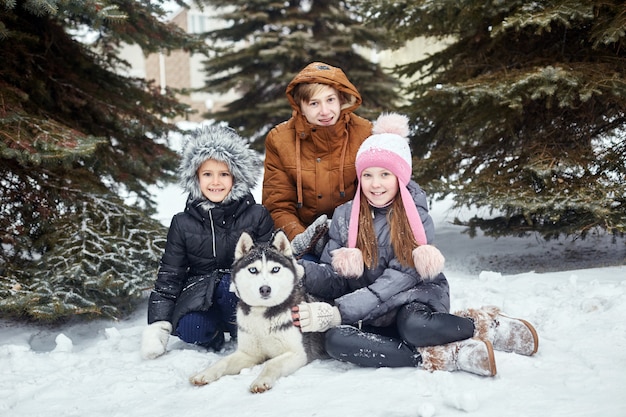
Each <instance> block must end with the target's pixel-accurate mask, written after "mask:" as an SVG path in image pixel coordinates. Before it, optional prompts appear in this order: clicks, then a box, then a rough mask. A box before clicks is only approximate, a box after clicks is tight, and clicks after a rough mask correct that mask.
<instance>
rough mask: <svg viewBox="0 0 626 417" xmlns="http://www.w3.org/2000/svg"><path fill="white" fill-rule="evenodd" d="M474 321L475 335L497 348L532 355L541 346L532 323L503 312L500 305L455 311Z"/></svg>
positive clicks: (458, 314)
mask: <svg viewBox="0 0 626 417" xmlns="http://www.w3.org/2000/svg"><path fill="white" fill-rule="evenodd" d="M454 314H455V315H457V316H461V317H467V318H470V319H472V320H473V321H474V327H475V328H476V330H475V331H474V337H477V338H479V339H483V340H488V341H490V342H491V343H492V344H493V348H494V349H495V350H501V351H504V352H515V353H517V354H519V355H526V356H532V355H534V354H535V353H536V352H537V349H538V348H539V336H538V335H537V331H536V330H535V328H534V327H533V325H532V324H530V323H529V322H527V321H526V320H522V319H516V318H512V317H509V316H507V315H505V314H503V313H502V312H501V311H500V309H499V308H498V307H494V306H487V307H482V308H480V309H474V308H468V309H466V310H462V311H457V312H456V313H454Z"/></svg>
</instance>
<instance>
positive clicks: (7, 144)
mask: <svg viewBox="0 0 626 417" xmlns="http://www.w3.org/2000/svg"><path fill="white" fill-rule="evenodd" d="M162 3H164V2H163V1H151V2H137V1H135V0H117V1H108V0H98V1H93V0H84V1H83V0H81V1H56V0H47V1H46V0H39V1H38V0H29V1H17V2H16V1H10V0H1V1H0V132H1V138H0V161H1V163H0V184H1V187H0V204H1V207H0V236H1V239H2V246H0V313H1V314H2V315H3V316H5V317H6V316H8V315H11V316H15V317H26V318H33V319H36V320H45V321H56V320H64V319H67V318H69V317H72V316H74V315H83V316H89V317H96V316H97V317H99V316H103V315H105V316H110V317H120V316H122V315H123V314H124V313H126V312H128V311H129V310H130V308H131V306H132V305H133V304H134V303H135V302H136V301H138V300H139V299H141V297H140V296H141V291H142V290H143V289H144V288H146V287H148V286H149V285H150V282H151V280H152V279H153V278H154V276H155V272H156V269H157V267H158V259H159V258H160V251H161V250H162V247H163V239H164V238H165V235H166V230H165V228H164V227H162V226H161V225H160V224H159V223H158V222H157V221H156V220H152V219H151V218H150V215H151V214H152V213H153V212H154V207H153V205H154V202H153V201H152V197H151V194H150V192H149V191H148V186H149V185H151V184H156V183H159V182H162V181H164V180H167V179H168V178H170V177H171V175H172V173H173V170H174V169H175V167H176V165H177V162H178V158H177V156H176V154H175V153H174V152H172V151H171V150H170V149H169V148H168V146H167V141H166V136H167V133H168V132H170V131H172V130H175V129H176V128H175V126H174V125H172V124H171V123H168V122H167V120H171V118H173V117H174V116H176V115H183V114H185V112H186V111H188V108H187V107H186V106H184V105H181V104H180V103H179V102H178V101H177V100H176V99H175V98H174V92H173V91H168V92H166V94H162V92H161V91H159V89H158V88H155V86H154V85H153V84H152V83H151V82H146V81H144V80H142V79H139V78H132V77H127V76H122V75H119V74H120V73H121V72H120V70H122V69H124V68H125V67H126V66H127V65H128V64H127V63H125V62H124V61H122V60H121V59H120V58H119V55H118V54H119V46H120V45H121V43H122V42H125V43H128V44H138V45H139V46H141V48H142V49H143V50H144V52H145V53H149V52H156V51H159V50H165V51H167V50H171V49H180V48H184V49H188V50H191V51H194V52H200V53H202V52H203V51H204V48H205V44H204V42H203V41H202V40H201V39H199V38H196V37H192V36H189V35H187V34H185V33H184V32H183V31H182V30H180V29H179V28H177V27H175V26H174V25H169V24H165V23H163V22H162V18H163V17H164V11H163V10H162V8H161V4H162ZM181 4H182V2H181ZM131 197H132V198H131ZM133 200H134V202H133Z"/></svg>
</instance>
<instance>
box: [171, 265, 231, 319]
mask: <svg viewBox="0 0 626 417" xmlns="http://www.w3.org/2000/svg"><path fill="white" fill-rule="evenodd" d="M219 279H220V276H219V274H217V273H212V274H208V275H194V276H191V277H189V278H187V281H186V282H185V285H184V286H183V290H182V291H181V293H180V295H179V296H178V299H177V300H176V307H174V314H173V316H174V317H177V318H180V317H182V316H183V315H184V314H187V313H189V312H191V311H206V310H208V309H209V308H210V307H211V306H212V305H213V294H214V293H215V287H216V286H217V283H218V282H219Z"/></svg>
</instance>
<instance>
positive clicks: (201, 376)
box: [189, 369, 220, 385]
mask: <svg viewBox="0 0 626 417" xmlns="http://www.w3.org/2000/svg"><path fill="white" fill-rule="evenodd" d="M219 377H220V376H219V375H217V374H216V373H215V372H213V371H211V369H207V370H205V371H202V372H200V373H198V374H196V375H194V376H192V377H191V378H189V382H191V383H192V384H193V385H207V384H210V383H211V382H214V381H217V380H218V379H219Z"/></svg>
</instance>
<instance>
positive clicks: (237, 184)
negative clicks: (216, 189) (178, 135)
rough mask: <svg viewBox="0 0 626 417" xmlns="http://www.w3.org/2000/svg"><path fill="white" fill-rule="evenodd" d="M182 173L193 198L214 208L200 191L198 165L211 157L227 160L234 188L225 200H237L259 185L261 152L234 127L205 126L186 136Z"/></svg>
mask: <svg viewBox="0 0 626 417" xmlns="http://www.w3.org/2000/svg"><path fill="white" fill-rule="evenodd" d="M181 153H182V155H181V156H182V157H181V161H180V166H179V167H178V174H179V176H180V180H179V181H180V185H181V187H183V189H184V190H185V191H187V192H189V196H190V198H191V199H192V200H200V201H202V202H203V203H202V206H206V208H211V207H213V206H214V203H211V202H210V201H209V200H208V199H207V198H206V197H204V195H203V194H202V190H200V183H199V182H198V173H197V171H198V168H200V165H202V164H203V163H204V162H205V161H206V160H207V159H214V160H216V161H220V162H223V163H225V164H226V165H227V166H228V170H229V171H230V173H231V175H232V176H233V188H232V190H231V191H230V193H229V194H228V195H227V196H226V198H225V199H224V201H223V203H229V202H231V201H236V200H239V199H241V198H242V197H244V196H245V195H246V194H247V193H249V192H251V191H252V189H253V188H254V187H255V186H256V184H257V182H258V180H259V178H260V176H261V170H262V164H263V162H262V161H261V158H260V155H259V154H258V152H256V151H254V150H252V149H250V148H249V146H248V143H247V142H246V140H245V139H244V138H242V137H241V136H239V135H238V134H237V133H236V132H235V131H234V130H233V129H231V128H229V127H223V126H204V127H203V128H201V129H198V130H196V131H195V133H194V134H192V135H188V136H186V137H185V138H184V140H183V144H182V150H181Z"/></svg>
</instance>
